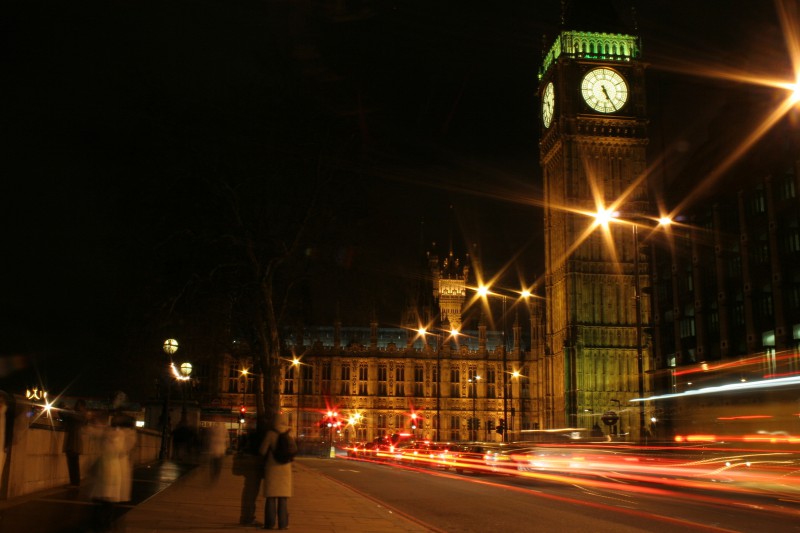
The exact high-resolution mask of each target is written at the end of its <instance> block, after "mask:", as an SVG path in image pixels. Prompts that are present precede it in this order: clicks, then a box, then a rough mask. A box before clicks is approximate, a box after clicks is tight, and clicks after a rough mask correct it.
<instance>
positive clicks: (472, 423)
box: [467, 376, 481, 441]
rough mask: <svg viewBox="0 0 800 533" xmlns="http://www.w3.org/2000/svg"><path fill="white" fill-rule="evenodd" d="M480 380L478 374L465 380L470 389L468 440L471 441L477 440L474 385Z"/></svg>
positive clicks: (476, 395) (476, 396)
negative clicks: (470, 409)
mask: <svg viewBox="0 0 800 533" xmlns="http://www.w3.org/2000/svg"><path fill="white" fill-rule="evenodd" d="M480 380H481V377H480V376H475V377H474V378H469V379H468V380H467V381H469V383H470V389H472V418H471V419H470V440H473V441H476V440H478V428H477V425H478V424H477V420H476V411H477V409H476V407H477V399H478V393H477V390H476V385H477V384H478V382H479V381H480Z"/></svg>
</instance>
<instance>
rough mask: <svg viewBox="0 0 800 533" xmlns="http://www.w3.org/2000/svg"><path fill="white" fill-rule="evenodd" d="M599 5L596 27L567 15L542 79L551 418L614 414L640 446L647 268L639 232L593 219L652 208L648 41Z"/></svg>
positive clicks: (583, 420)
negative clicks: (601, 15)
mask: <svg viewBox="0 0 800 533" xmlns="http://www.w3.org/2000/svg"><path fill="white" fill-rule="evenodd" d="M568 3H570V2H566V3H565V4H568ZM572 4H573V5H574V2H573V3H572ZM594 6H595V7H594V9H593V10H592V11H591V13H589V14H588V16H590V17H592V18H589V19H587V20H585V21H581V20H580V15H581V14H580V13H577V14H576V15H577V16H575V17H574V18H573V17H570V16H568V15H565V16H564V17H562V29H561V31H560V33H559V34H558V35H557V36H556V38H555V39H554V40H553V41H552V42H550V43H547V44H548V45H549V48H547V49H546V54H545V56H544V58H543V62H542V65H541V68H540V71H539V89H538V95H539V98H540V102H541V107H540V109H541V114H540V117H539V118H540V129H541V141H540V145H539V150H540V163H541V167H542V172H543V178H544V193H543V194H544V198H543V199H544V227H545V262H546V264H545V275H546V280H545V283H546V299H547V300H546V301H547V317H546V342H547V352H546V353H547V355H546V357H545V363H544V364H545V368H544V381H545V383H544V384H543V387H542V401H543V414H544V417H543V418H544V425H545V428H557V427H567V426H568V427H585V428H591V427H592V426H593V425H594V424H596V423H597V424H600V419H601V416H602V414H603V413H605V412H607V411H615V412H618V414H619V415H620V417H619V418H620V422H619V424H620V425H619V426H614V427H608V428H605V429H604V430H605V431H606V432H607V433H614V432H616V434H617V435H622V434H629V435H631V436H632V438H636V437H639V436H641V435H642V432H643V428H642V427H641V426H642V425H643V424H642V419H643V415H641V416H640V413H639V411H640V408H639V406H638V405H637V404H636V403H629V401H630V400H632V399H634V398H638V397H641V396H642V395H646V390H645V389H646V387H647V379H645V375H644V373H643V372H644V371H646V370H647V365H646V364H645V365H644V366H643V365H642V361H647V360H648V359H649V357H647V353H648V352H649V348H648V347H646V346H643V345H642V344H643V341H642V335H641V332H642V323H643V322H642V321H643V320H644V321H645V322H644V323H646V321H647V317H646V316H644V313H646V307H647V306H645V305H643V303H644V302H643V301H642V300H641V296H642V292H643V291H642V288H643V287H646V286H647V285H649V283H648V280H647V275H646V272H647V266H648V264H647V260H646V258H644V257H643V256H641V255H636V254H638V252H639V251H640V250H639V246H638V240H637V239H636V236H637V232H636V231H632V226H631V225H630V224H627V225H625V224H622V223H616V222H612V223H611V224H609V225H607V226H603V225H598V218H596V217H594V216H592V214H596V213H598V212H600V211H601V210H606V209H611V210H614V211H618V212H619V217H620V220H622V219H625V220H631V219H633V218H635V216H636V215H644V214H645V213H647V212H648V211H649V210H648V206H649V201H648V197H647V184H646V183H645V176H646V172H647V168H646V160H645V159H646V157H645V151H646V147H647V142H648V134H647V119H646V115H645V94H644V64H643V63H642V62H641V59H640V43H639V39H638V37H637V36H636V35H635V34H634V33H633V32H628V31H625V29H624V27H621V25H620V24H619V23H616V24H612V23H609V21H604V20H600V19H598V18H597V17H596V13H597V12H598V11H597V4H596V3H595V4H594ZM608 8H609V9H613V8H611V6H610V5H609V6H608ZM583 15H584V16H586V14H583ZM635 268H638V269H639V279H638V280H637V279H636V277H635V275H634V272H635V270H634V269H635ZM643 273H644V274H643ZM637 317H638V318H637ZM643 383H644V384H643ZM643 412H644V411H643V408H642V413H643Z"/></svg>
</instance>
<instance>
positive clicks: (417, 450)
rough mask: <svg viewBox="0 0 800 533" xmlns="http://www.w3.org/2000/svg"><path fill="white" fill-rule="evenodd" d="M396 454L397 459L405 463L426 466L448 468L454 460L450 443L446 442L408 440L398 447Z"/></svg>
mask: <svg viewBox="0 0 800 533" xmlns="http://www.w3.org/2000/svg"><path fill="white" fill-rule="evenodd" d="M396 454H397V455H396V457H397V460H398V461H400V462H402V463H404V464H411V465H415V466H421V467H426V468H441V469H445V470H446V469H448V468H449V467H450V466H451V463H452V462H453V461H452V456H451V454H450V444H449V443H445V442H431V441H427V440H417V441H407V442H405V443H403V444H401V445H399V446H398V448H396Z"/></svg>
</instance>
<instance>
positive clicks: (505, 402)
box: [502, 294, 508, 442]
mask: <svg viewBox="0 0 800 533" xmlns="http://www.w3.org/2000/svg"><path fill="white" fill-rule="evenodd" d="M502 324H503V420H504V421H505V420H508V361H507V360H506V359H507V358H506V352H507V345H508V342H507V341H506V295H505V294H504V295H503V320H502ZM503 442H508V431H503Z"/></svg>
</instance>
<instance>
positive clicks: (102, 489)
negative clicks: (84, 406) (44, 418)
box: [90, 411, 136, 531]
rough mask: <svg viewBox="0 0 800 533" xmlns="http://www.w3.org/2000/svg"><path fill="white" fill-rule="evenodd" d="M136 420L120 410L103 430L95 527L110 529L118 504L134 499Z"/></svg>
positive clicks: (97, 469) (96, 482) (95, 490)
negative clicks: (133, 457)
mask: <svg viewBox="0 0 800 533" xmlns="http://www.w3.org/2000/svg"><path fill="white" fill-rule="evenodd" d="M134 424H135V421H134V420H133V418H131V417H130V416H127V415H124V414H123V413H122V412H121V411H120V412H118V413H117V414H116V415H114V417H113V418H112V420H111V423H110V424H109V425H108V426H107V427H106V428H105V429H104V430H102V436H101V440H100V443H101V444H100V446H101V449H100V457H99V458H98V459H97V462H96V463H95V467H94V471H95V474H94V483H93V485H92V489H91V491H90V496H91V499H92V500H93V501H94V502H95V509H94V517H93V521H94V526H95V531H110V530H111V521H112V519H113V515H114V506H115V505H116V504H118V503H121V502H127V501H130V499H131V492H132V489H133V465H132V464H131V451H132V450H133V448H134V447H135V446H136V430H135V429H134Z"/></svg>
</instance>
